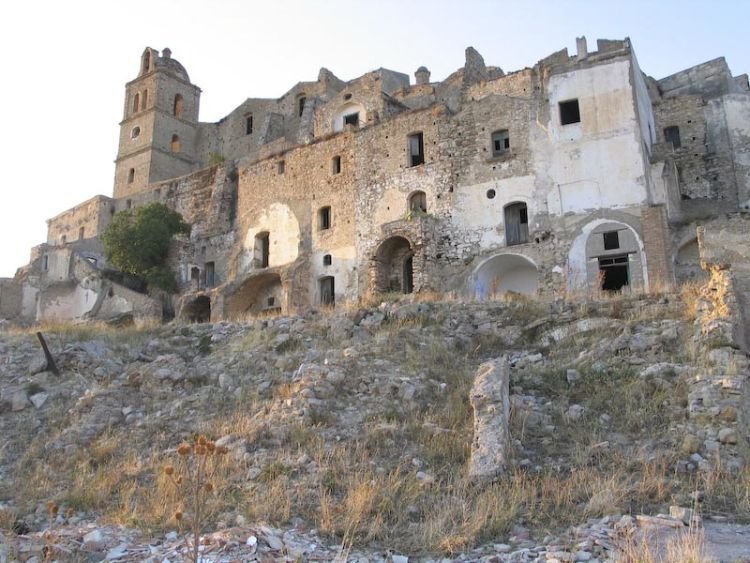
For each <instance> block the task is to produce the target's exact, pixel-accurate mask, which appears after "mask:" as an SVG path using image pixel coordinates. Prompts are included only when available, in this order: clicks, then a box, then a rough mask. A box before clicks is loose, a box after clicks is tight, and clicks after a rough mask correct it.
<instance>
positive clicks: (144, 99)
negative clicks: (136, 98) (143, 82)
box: [141, 90, 148, 110]
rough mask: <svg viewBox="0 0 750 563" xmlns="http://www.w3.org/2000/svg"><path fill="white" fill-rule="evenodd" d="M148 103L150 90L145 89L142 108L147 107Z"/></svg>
mask: <svg viewBox="0 0 750 563" xmlns="http://www.w3.org/2000/svg"><path fill="white" fill-rule="evenodd" d="M147 105H148V90H144V91H143V100H142V101H141V109H142V110H144V109H146V106H147Z"/></svg>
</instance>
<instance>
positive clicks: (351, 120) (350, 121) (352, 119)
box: [344, 112, 359, 127]
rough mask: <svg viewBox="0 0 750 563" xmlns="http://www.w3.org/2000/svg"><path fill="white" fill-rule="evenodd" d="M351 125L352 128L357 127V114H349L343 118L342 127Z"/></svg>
mask: <svg viewBox="0 0 750 563" xmlns="http://www.w3.org/2000/svg"><path fill="white" fill-rule="evenodd" d="M347 125H351V126H352V127H359V112H355V113H350V114H348V115H345V116H344V127H346V126H347Z"/></svg>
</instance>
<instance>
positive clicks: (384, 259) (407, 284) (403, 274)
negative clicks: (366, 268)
mask: <svg viewBox="0 0 750 563" xmlns="http://www.w3.org/2000/svg"><path fill="white" fill-rule="evenodd" d="M374 262H375V271H374V274H375V275H374V280H373V289H374V290H375V291H376V292H378V293H385V292H388V291H395V292H400V293H412V292H413V291H414V248H413V246H412V244H411V243H410V242H409V241H408V240H407V239H405V238H404V237H401V236H393V237H390V238H388V239H386V240H384V241H383V242H382V243H381V244H380V246H379V247H378V250H377V251H376V252H375V259H374Z"/></svg>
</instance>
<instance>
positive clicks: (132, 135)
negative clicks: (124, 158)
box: [130, 127, 141, 139]
mask: <svg viewBox="0 0 750 563" xmlns="http://www.w3.org/2000/svg"><path fill="white" fill-rule="evenodd" d="M140 134H141V128H140V127H133V130H132V131H131V132H130V138H131V139H137V138H138V136H139V135H140Z"/></svg>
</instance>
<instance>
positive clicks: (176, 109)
mask: <svg viewBox="0 0 750 563" xmlns="http://www.w3.org/2000/svg"><path fill="white" fill-rule="evenodd" d="M183 104H184V101H183V99H182V94H175V97H174V104H173V105H172V113H173V114H174V116H175V117H180V118H181V117H182V106H183Z"/></svg>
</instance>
